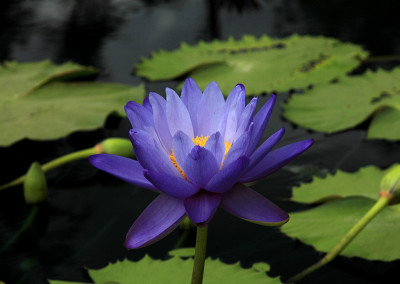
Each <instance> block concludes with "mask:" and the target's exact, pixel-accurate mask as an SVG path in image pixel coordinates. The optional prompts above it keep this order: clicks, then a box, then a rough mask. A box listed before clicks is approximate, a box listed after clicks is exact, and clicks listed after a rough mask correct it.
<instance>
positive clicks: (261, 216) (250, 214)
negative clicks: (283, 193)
mask: <svg viewBox="0 0 400 284" xmlns="http://www.w3.org/2000/svg"><path fill="white" fill-rule="evenodd" d="M221 207H222V208H223V209H225V210H226V211H228V212H229V213H231V214H232V215H235V216H237V217H239V218H242V219H245V220H247V221H250V222H253V223H257V224H260V225H264V226H278V225H281V224H284V223H286V222H287V221H288V220H289V215H288V214H287V213H286V212H285V211H283V210H282V209H280V208H279V207H278V206H276V205H275V204H274V203H272V202H271V201H269V200H268V199H266V198H265V197H264V196H262V195H261V194H259V193H257V192H255V191H254V190H252V189H250V188H248V187H246V186H244V185H243V184H237V185H236V186H235V187H234V188H232V189H231V190H230V191H228V192H226V193H224V194H223V195H222V197H221Z"/></svg>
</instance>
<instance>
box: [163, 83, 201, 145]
mask: <svg viewBox="0 0 400 284" xmlns="http://www.w3.org/2000/svg"><path fill="white" fill-rule="evenodd" d="M166 93H167V120H168V126H169V131H170V132H171V135H172V136H174V135H175V133H176V132H177V131H179V130H181V131H183V132H184V133H185V134H186V135H188V136H189V137H190V138H194V136H193V135H194V133H193V125H192V120H191V119H190V115H189V112H188V109H187V108H186V106H185V105H184V104H183V102H182V101H181V99H180V98H179V97H178V95H177V94H176V93H175V91H174V90H172V89H170V88H167V89H166Z"/></svg>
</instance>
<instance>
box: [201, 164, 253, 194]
mask: <svg viewBox="0 0 400 284" xmlns="http://www.w3.org/2000/svg"><path fill="white" fill-rule="evenodd" d="M248 164H249V158H247V157H246V156H242V157H240V158H239V159H237V160H236V161H234V162H232V163H231V164H229V165H228V166H226V167H224V168H223V169H222V170H220V171H219V172H218V173H217V174H216V175H215V176H213V177H212V179H211V180H210V181H209V182H208V184H207V185H206V186H205V187H204V189H205V190H207V191H211V192H215V193H224V192H226V191H228V190H229V189H231V188H232V186H233V185H234V184H235V183H236V182H237V180H238V179H239V177H240V175H241V174H242V172H243V171H244V170H245V169H246V167H247V165H248Z"/></svg>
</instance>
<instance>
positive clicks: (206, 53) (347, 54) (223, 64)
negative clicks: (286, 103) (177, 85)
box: [136, 35, 367, 94]
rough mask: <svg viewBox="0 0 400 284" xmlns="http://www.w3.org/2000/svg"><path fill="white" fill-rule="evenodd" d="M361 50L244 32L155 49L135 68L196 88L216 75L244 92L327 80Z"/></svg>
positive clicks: (223, 84) (226, 87) (351, 64)
mask: <svg viewBox="0 0 400 284" xmlns="http://www.w3.org/2000/svg"><path fill="white" fill-rule="evenodd" d="M366 56H367V52H364V51H362V49H361V47H360V46H357V45H354V44H350V43H342V42H340V41H338V40H335V39H330V38H325V37H311V36H299V35H293V36H290V37H288V38H285V39H273V38H270V37H268V36H262V37H260V38H258V39H257V38H255V37H253V36H244V37H243V38H242V39H241V40H234V39H233V38H230V39H228V40H227V41H217V40H214V41H212V42H210V43H205V42H199V44H198V45H196V46H188V45H186V44H182V45H181V47H180V48H179V49H178V50H175V51H170V52H167V51H159V52H155V53H153V54H152V57H151V58H143V59H142V62H141V63H139V64H138V65H137V66H136V73H137V74H138V75H140V76H142V77H146V78H148V79H150V80H168V79H173V78H179V77H182V76H184V75H185V76H186V75H188V76H190V77H192V78H193V79H195V81H196V82H197V83H198V84H199V86H200V87H201V88H202V89H204V88H205V86H206V85H207V84H208V83H210V82H211V81H217V82H218V84H219V86H220V88H221V90H222V91H223V93H224V94H228V93H229V91H230V90H231V89H232V88H233V86H235V85H236V84H237V83H242V84H244V85H245V86H246V88H247V89H246V90H247V93H248V94H260V93H262V92H272V91H287V90H289V89H291V88H295V89H299V88H305V87H307V86H308V85H310V84H316V83H320V82H328V81H330V80H332V79H334V78H337V77H340V76H343V75H344V74H345V73H346V72H348V71H350V70H352V69H354V68H355V67H357V66H358V65H359V61H360V59H362V58H365V57H366Z"/></svg>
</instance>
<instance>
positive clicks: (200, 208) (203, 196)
mask: <svg viewBox="0 0 400 284" xmlns="http://www.w3.org/2000/svg"><path fill="white" fill-rule="evenodd" d="M220 200H221V195H220V194H215V193H211V192H206V191H200V192H198V193H197V194H195V195H193V196H191V197H189V198H186V199H185V201H184V204H185V209H186V213H187V215H188V217H189V219H190V220H191V221H192V222H193V223H195V224H196V225H198V226H199V227H202V226H205V225H207V224H208V222H209V221H210V219H211V217H212V216H213V215H214V213H215V211H216V210H217V208H218V205H219V203H220Z"/></svg>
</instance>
